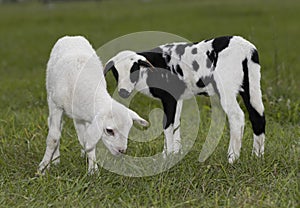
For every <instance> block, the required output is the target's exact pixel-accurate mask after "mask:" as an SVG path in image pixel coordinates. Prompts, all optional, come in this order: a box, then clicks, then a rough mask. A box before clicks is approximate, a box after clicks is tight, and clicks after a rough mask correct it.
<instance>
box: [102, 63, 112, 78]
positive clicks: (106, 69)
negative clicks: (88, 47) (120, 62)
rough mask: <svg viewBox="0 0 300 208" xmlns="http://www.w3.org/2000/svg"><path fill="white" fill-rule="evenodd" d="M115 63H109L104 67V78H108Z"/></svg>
mask: <svg viewBox="0 0 300 208" xmlns="http://www.w3.org/2000/svg"><path fill="white" fill-rule="evenodd" d="M114 65H115V63H114V62H113V61H109V62H108V63H106V64H105V67H104V71H103V73H104V76H106V74H107V72H109V70H111V69H112V68H113V67H114Z"/></svg>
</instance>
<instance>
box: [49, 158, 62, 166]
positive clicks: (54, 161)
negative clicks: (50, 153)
mask: <svg viewBox="0 0 300 208" xmlns="http://www.w3.org/2000/svg"><path fill="white" fill-rule="evenodd" d="M51 163H52V164H53V165H58V164H59V163H60V157H57V158H55V159H53V160H52V162H51Z"/></svg>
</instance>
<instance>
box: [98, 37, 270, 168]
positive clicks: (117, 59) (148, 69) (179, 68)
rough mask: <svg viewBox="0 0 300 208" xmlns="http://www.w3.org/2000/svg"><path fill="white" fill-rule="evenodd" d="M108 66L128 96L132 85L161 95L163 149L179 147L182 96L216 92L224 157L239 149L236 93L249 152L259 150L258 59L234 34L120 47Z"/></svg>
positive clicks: (261, 121) (261, 110)
mask: <svg viewBox="0 0 300 208" xmlns="http://www.w3.org/2000/svg"><path fill="white" fill-rule="evenodd" d="M109 70H111V71H112V73H113V75H114V77H115V79H116V80H117V81H118V92H119V94H120V96H121V97H123V98H127V97H128V96H129V95H130V94H131V93H132V91H133V89H136V90H138V91H140V92H142V93H144V94H146V95H148V96H150V97H153V98H157V99H160V100H161V102H162V104H163V109H164V112H165V117H164V121H163V127H164V134H165V145H164V153H166V154H170V153H178V152H179V151H180V149H181V139H180V114H181V109H182V101H183V100H184V99H189V98H191V97H192V96H194V95H206V96H212V95H214V94H217V95H218V97H219V98H220V103H221V106H222V108H223V110H224V111H225V113H226V115H227V117H228V120H229V126H230V143H229V148H228V160H229V163H233V162H234V161H235V160H236V159H237V158H238V157H239V155H240V149H241V140H242V136H243V130H244V123H245V121H244V113H243V111H242V109H241V108H240V106H239V104H238V102H237V99H236V97H237V95H238V94H240V95H241V96H242V98H243V100H244V103H245V105H246V108H247V110H248V112H249V117H250V121H251V123H252V128H253V131H254V143H253V153H255V154H256V155H257V156H261V155H263V154H264V141H265V123H266V122H265V115H264V105H263V102H262V93H261V87H260V77H261V75H260V64H259V57H258V52H257V49H256V47H255V46H254V45H253V44H251V43H250V42H249V41H247V40H245V39H243V38H242V37H239V36H226V37H219V38H215V39H210V40H204V41H202V42H198V43H171V44H165V45H161V46H158V47H157V48H154V49H152V50H150V51H145V52H134V51H122V52H120V53H118V54H117V55H116V56H114V57H113V58H111V59H110V60H109V61H108V62H107V64H106V67H105V69H104V73H105V74H106V73H107V72H108V71H109Z"/></svg>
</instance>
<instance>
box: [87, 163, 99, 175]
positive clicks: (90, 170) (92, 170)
mask: <svg viewBox="0 0 300 208" xmlns="http://www.w3.org/2000/svg"><path fill="white" fill-rule="evenodd" d="M97 173H98V165H97V164H96V165H95V166H94V167H93V168H89V170H88V175H95V174H97Z"/></svg>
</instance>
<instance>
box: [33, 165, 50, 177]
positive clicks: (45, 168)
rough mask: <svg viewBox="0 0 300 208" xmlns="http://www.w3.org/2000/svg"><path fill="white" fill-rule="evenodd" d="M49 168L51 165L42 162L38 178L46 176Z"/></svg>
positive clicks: (37, 173)
mask: <svg viewBox="0 0 300 208" xmlns="http://www.w3.org/2000/svg"><path fill="white" fill-rule="evenodd" d="M49 168H50V163H48V164H47V163H46V162H41V163H40V165H39V168H38V170H37V172H36V175H37V176H41V175H45V172H46V170H49Z"/></svg>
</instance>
